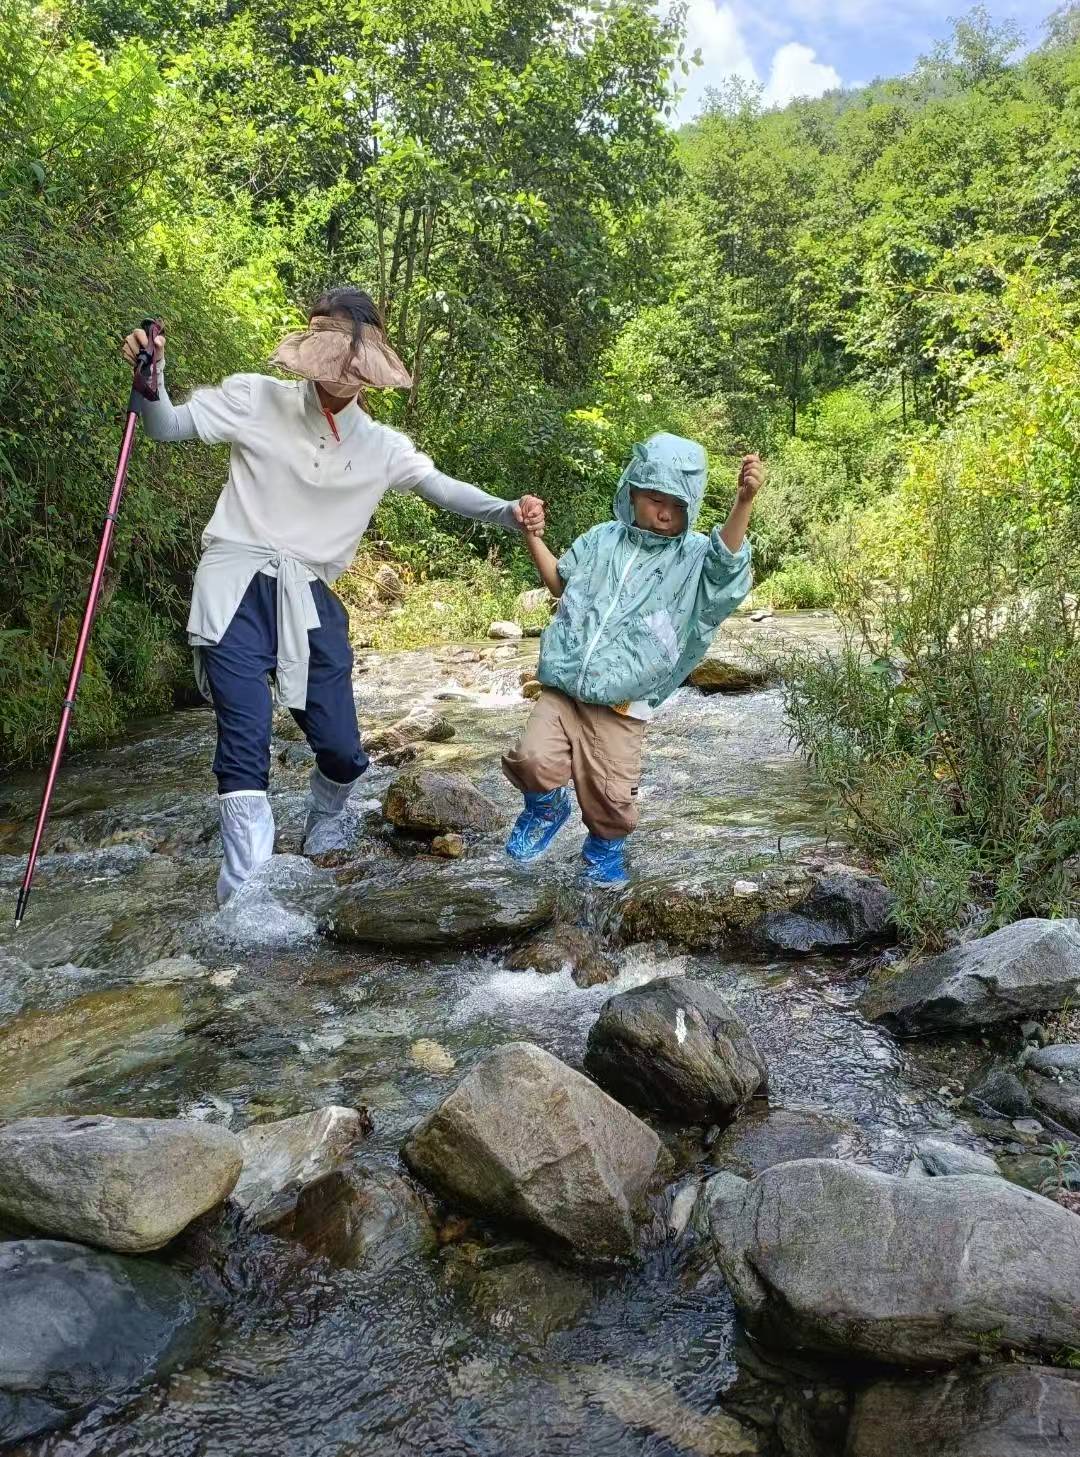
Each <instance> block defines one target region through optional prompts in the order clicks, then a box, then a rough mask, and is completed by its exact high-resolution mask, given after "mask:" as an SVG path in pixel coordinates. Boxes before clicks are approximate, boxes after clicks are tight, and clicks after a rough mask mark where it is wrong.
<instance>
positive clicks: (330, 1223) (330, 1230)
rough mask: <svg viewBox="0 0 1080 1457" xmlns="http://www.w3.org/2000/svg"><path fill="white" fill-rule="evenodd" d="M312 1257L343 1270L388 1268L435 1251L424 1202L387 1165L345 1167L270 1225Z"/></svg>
mask: <svg viewBox="0 0 1080 1457" xmlns="http://www.w3.org/2000/svg"><path fill="white" fill-rule="evenodd" d="M267 1228H268V1229H270V1230H271V1231H272V1232H273V1233H274V1234H277V1235H280V1236H282V1237H283V1238H289V1239H293V1240H296V1242H297V1243H298V1244H302V1245H303V1246H304V1248H305V1249H306V1250H309V1251H310V1252H311V1254H313V1255H321V1256H323V1258H324V1259H327V1260H329V1261H330V1262H331V1264H334V1265H337V1266H339V1267H340V1268H342V1269H358V1268H360V1267H361V1266H363V1267H364V1268H365V1269H372V1268H377V1269H383V1270H385V1269H389V1268H390V1266H392V1265H396V1264H398V1263H399V1262H400V1261H401V1260H404V1259H407V1258H409V1257H410V1256H415V1255H429V1254H433V1253H434V1252H435V1247H436V1240H435V1229H434V1226H433V1225H432V1223H431V1219H430V1217H429V1216H428V1212H427V1210H426V1208H425V1207H424V1203H423V1200H422V1199H421V1198H420V1196H419V1195H418V1194H417V1193H416V1191H415V1190H414V1189H411V1188H410V1187H409V1185H408V1184H407V1183H406V1182H405V1180H404V1179H402V1178H401V1177H400V1175H398V1174H395V1173H393V1172H392V1171H391V1170H389V1169H361V1168H356V1167H346V1168H340V1169H335V1170H334V1171H333V1172H332V1173H328V1174H324V1175H323V1177H322V1178H320V1179H316V1180H314V1182H312V1183H310V1184H306V1185H305V1186H304V1188H303V1189H301V1191H300V1193H299V1196H298V1197H297V1200H296V1205H295V1208H294V1209H293V1210H292V1211H291V1212H290V1213H288V1214H287V1215H285V1216H284V1217H283V1218H282V1219H281V1220H279V1221H278V1222H276V1223H275V1224H273V1225H268V1226H267Z"/></svg>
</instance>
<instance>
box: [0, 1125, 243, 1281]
mask: <svg viewBox="0 0 1080 1457" xmlns="http://www.w3.org/2000/svg"><path fill="white" fill-rule="evenodd" d="M242 1163H243V1150H242V1149H241V1146H240V1141H239V1140H238V1139H237V1138H236V1137H235V1135H234V1134H232V1133H230V1132H229V1131H228V1130H227V1129H225V1128H218V1127H215V1126H214V1125H212V1124H208V1123H199V1122H195V1121H194V1120H185V1119H180V1118H109V1117H105V1116H97V1115H94V1116H90V1117H83V1118H23V1119H20V1120H19V1121H18V1122H15V1123H9V1124H7V1125H6V1126H5V1127H2V1128H0V1213H2V1214H5V1215H7V1216H8V1218H10V1219H15V1220H18V1221H19V1222H20V1223H22V1224H25V1225H28V1226H29V1227H30V1228H31V1229H38V1230H42V1231H44V1232H45V1233H47V1234H55V1235H60V1236H62V1237H64V1238H65V1239H76V1240H84V1241H85V1242H86V1243H87V1244H95V1245H102V1246H104V1247H105V1248H106V1249H112V1250H121V1251H125V1252H131V1253H141V1252H142V1251H145V1250H156V1249H160V1248H161V1246H162V1245H164V1244H167V1243H168V1242H169V1240H171V1239H172V1238H173V1237H174V1236H175V1235H178V1234H179V1233H180V1231H181V1230H182V1229H186V1228H187V1226H188V1225H189V1224H190V1223H191V1221H192V1220H193V1219H196V1218H198V1216H199V1215H200V1214H204V1213H205V1212H206V1211H207V1210H208V1209H213V1208H214V1207H215V1206H216V1205H218V1204H220V1203H221V1202H222V1200H223V1199H225V1198H226V1196H227V1195H228V1194H229V1193H230V1192H231V1190H232V1188H233V1186H234V1184H235V1183H236V1180H237V1178H238V1176H239V1174H240V1167H241V1164H242Z"/></svg>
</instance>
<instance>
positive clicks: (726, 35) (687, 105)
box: [678, 0, 758, 121]
mask: <svg viewBox="0 0 1080 1457" xmlns="http://www.w3.org/2000/svg"><path fill="white" fill-rule="evenodd" d="M696 50H700V51H701V65H700V66H691V68H690V75H689V76H688V77H687V78H686V80H685V83H684V84H685V87H686V90H685V94H684V95H683V96H682V97H681V98H680V100H679V114H678V120H679V121H689V120H690V119H691V118H692V117H693V116H695V115H696V114H697V112H698V111H700V109H701V103H702V101H703V100H704V96H705V92H706V91H707V90H708V88H709V87H710V86H722V85H723V84H724V82H725V81H726V80H727V78H728V77H729V76H741V77H742V78H743V80H745V81H756V80H757V79H758V74H757V70H756V68H755V66H754V62H753V60H752V59H751V57H750V52H749V50H748V49H747V45H746V42H745V41H744V40H743V37H742V33H741V32H740V30H739V23H738V21H737V19H736V18H735V11H734V9H733V8H732V6H730V5H717V4H715V3H714V0H690V4H689V7H688V8H687V12H686V54H687V55H688V56H692V55H693V54H694V52H695V51H696Z"/></svg>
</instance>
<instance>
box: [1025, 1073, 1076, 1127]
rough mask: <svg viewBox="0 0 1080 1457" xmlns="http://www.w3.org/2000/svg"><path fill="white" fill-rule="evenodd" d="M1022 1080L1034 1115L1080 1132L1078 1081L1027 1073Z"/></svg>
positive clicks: (1058, 1125)
mask: <svg viewBox="0 0 1080 1457" xmlns="http://www.w3.org/2000/svg"><path fill="white" fill-rule="evenodd" d="M1024 1082H1025V1085H1026V1087H1027V1090H1028V1092H1029V1093H1030V1094H1031V1101H1032V1103H1033V1104H1034V1107H1035V1116H1036V1117H1037V1118H1041V1119H1043V1121H1044V1122H1049V1123H1051V1124H1056V1125H1057V1128H1058V1129H1059V1130H1060V1129H1062V1128H1065V1129H1068V1130H1069V1132H1071V1133H1077V1134H1080V1082H1077V1081H1076V1079H1075V1078H1070V1079H1060V1080H1059V1079H1057V1078H1050V1077H1044V1076H1043V1075H1042V1074H1040V1073H1030V1072H1029V1073H1027V1074H1025V1077H1024Z"/></svg>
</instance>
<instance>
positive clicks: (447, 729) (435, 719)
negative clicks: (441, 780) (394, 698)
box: [364, 708, 455, 757]
mask: <svg viewBox="0 0 1080 1457" xmlns="http://www.w3.org/2000/svg"><path fill="white" fill-rule="evenodd" d="M454 732H455V730H454V725H453V724H452V723H451V722H450V720H449V719H448V718H445V717H444V716H443V715H442V714H441V713H436V712H435V711H434V709H431V708H420V709H414V711H413V712H412V713H410V714H408V715H407V716H406V717H405V718H399V719H398V720H397V722H396V723H392V724H391V725H390V726H389V728H384V729H381V730H380V731H379V732H378V733H374V734H369V735H366V736H365V738H364V748H365V749H366V750H367V751H368V753H369V754H372V755H375V756H376V757H378V756H380V755H383V754H392V753H398V752H400V750H402V749H407V748H409V747H410V746H411V745H413V744H419V743H428V744H443V743H446V741H447V740H448V739H452V738H453V737H454Z"/></svg>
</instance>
